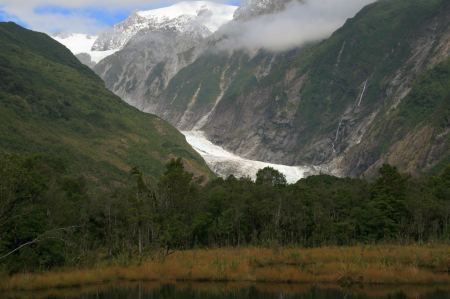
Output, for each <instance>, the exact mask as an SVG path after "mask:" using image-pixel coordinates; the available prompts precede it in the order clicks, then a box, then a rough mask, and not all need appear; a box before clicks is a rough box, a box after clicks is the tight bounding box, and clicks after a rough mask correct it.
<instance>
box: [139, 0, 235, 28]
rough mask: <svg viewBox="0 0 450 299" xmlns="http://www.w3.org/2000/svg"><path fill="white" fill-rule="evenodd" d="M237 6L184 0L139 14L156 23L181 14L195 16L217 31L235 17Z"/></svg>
mask: <svg viewBox="0 0 450 299" xmlns="http://www.w3.org/2000/svg"><path fill="white" fill-rule="evenodd" d="M237 8H238V7H237V6H233V5H226V4H222V3H215V2H210V1H182V2H178V3H175V4H173V5H171V6H168V7H163V8H158V9H152V10H147V11H138V12H137V14H138V15H139V16H141V17H143V18H146V19H149V20H153V21H154V22H155V23H164V22H167V20H173V19H176V18H179V17H181V16H188V17H194V18H196V19H197V20H198V21H199V22H200V23H201V24H203V25H205V26H206V27H207V28H208V29H209V30H210V31H211V32H215V31H217V29H219V27H220V26H222V25H224V24H226V23H228V22H229V21H231V20H232V19H233V15H234V12H235V11H236V9H237Z"/></svg>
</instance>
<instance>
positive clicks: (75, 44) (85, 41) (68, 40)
mask: <svg viewBox="0 0 450 299" xmlns="http://www.w3.org/2000/svg"><path fill="white" fill-rule="evenodd" d="M52 37H53V38H54V39H55V40H56V41H58V42H59V43H61V44H63V45H64V46H66V47H67V48H68V49H69V50H70V51H71V52H72V53H73V54H74V55H76V56H77V57H78V58H79V59H80V60H83V61H82V62H83V63H85V64H88V65H89V62H91V64H97V63H98V62H99V61H100V60H102V59H103V58H105V57H107V56H109V55H112V54H113V53H114V52H116V51H117V50H108V51H94V50H92V46H93V45H94V42H95V41H96V40H97V36H95V35H88V34H82V33H71V34H64V33H59V34H55V35H52ZM86 55H89V57H87V56H86Z"/></svg>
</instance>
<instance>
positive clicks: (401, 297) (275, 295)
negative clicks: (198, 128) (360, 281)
mask: <svg viewBox="0 0 450 299" xmlns="http://www.w3.org/2000/svg"><path fill="white" fill-rule="evenodd" d="M3 295H4V296H1V295H0V297H1V298H2V299H3V298H6V299H175V298H176V299H259V298H260V299H341V298H342V299H370V298H386V299H406V298H411V299H419V298H420V299H450V286H435V287H432V286H428V287H426V286H405V287H389V288H388V287H356V288H352V289H342V288H339V287H338V286H331V285H325V286H311V285H272V284H211V283H197V284H183V283H177V284H167V285H160V284H156V283H134V284H123V285H121V284H115V285H106V286H92V287H88V288H77V289H66V290H52V291H42V292H32V293H11V294H3Z"/></svg>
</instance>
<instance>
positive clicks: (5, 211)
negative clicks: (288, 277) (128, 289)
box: [0, 155, 450, 272]
mask: <svg viewBox="0 0 450 299" xmlns="http://www.w3.org/2000/svg"><path fill="white" fill-rule="evenodd" d="M0 163H1V165H2V168H1V172H0V175H1V177H2V180H1V181H0V187H1V190H2V198H1V201H0V232H1V234H0V253H1V254H0V269H1V268H2V267H3V268H4V269H5V270H8V271H10V272H15V271H21V270H28V271H35V270H46V269H49V268H53V267H57V266H63V265H66V266H72V267H82V266H91V265H93V264H100V263H114V262H127V261H128V262H132V261H133V260H135V261H136V260H139V259H140V258H142V257H145V256H147V255H150V256H153V257H154V254H155V252H161V253H162V256H163V257H164V256H166V255H168V254H170V253H172V252H174V251H176V250H186V249H192V248H211V247H230V246H261V247H273V246H302V247H320V246H326V245H355V244H379V243H382V244H385V243H390V244H411V243H413V244H414V243H420V244H421V243H424V242H443V243H445V242H446V241H448V239H449V237H450V226H449V217H450V168H447V170H445V171H444V172H443V173H441V174H440V175H437V176H434V177H428V178H422V179H414V178H411V177H410V176H407V175H404V174H401V173H399V172H398V171H397V169H396V168H393V167H391V166H389V165H384V166H382V167H381V168H380V169H379V174H378V175H377V179H376V180H375V181H373V182H367V181H364V180H360V179H350V178H349V179H340V178H336V177H331V176H327V175H320V176H313V177H309V178H307V179H303V180H301V181H299V182H298V183H296V184H293V185H287V184H286V180H285V178H284V176H283V175H282V174H280V173H279V172H277V171H275V170H273V169H271V168H266V169H263V170H261V171H260V172H259V173H258V175H257V180H256V182H252V181H251V180H249V179H236V178H234V177H232V176H231V177H229V178H227V179H226V180H223V179H216V180H214V181H211V182H209V183H208V184H207V185H206V186H201V185H200V184H199V183H198V182H197V181H196V180H194V179H193V175H192V174H190V173H188V172H186V171H185V169H184V168H183V163H182V161H181V160H172V161H171V162H169V163H168V164H167V166H166V170H165V172H164V174H163V175H162V176H160V177H158V178H156V179H155V178H149V177H147V176H144V175H143V174H142V173H141V172H140V171H139V169H138V168H135V169H133V170H132V171H131V173H130V176H129V180H128V181H127V184H126V185H124V186H123V187H120V188H116V189H111V190H109V191H105V192H104V193H102V194H98V195H95V196H92V195H90V194H88V192H87V189H86V185H85V183H84V182H83V180H80V179H77V178H71V177H68V176H65V175H64V174H65V173H64V168H63V167H61V165H59V164H57V163H55V162H54V161H53V162H52V161H51V160H49V159H43V158H40V157H18V156H11V155H2V156H0Z"/></svg>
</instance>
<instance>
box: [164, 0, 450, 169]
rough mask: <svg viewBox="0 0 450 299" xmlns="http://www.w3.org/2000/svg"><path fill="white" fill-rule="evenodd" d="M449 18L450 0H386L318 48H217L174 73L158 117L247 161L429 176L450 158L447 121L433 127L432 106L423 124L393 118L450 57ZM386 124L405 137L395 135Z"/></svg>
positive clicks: (348, 24)
mask: <svg viewBox="0 0 450 299" xmlns="http://www.w3.org/2000/svg"><path fill="white" fill-rule="evenodd" d="M449 20H450V4H449V3H448V2H447V1H437V0H436V1H420V0H414V1H404V0H396V1H379V2H377V3H374V4H372V5H369V6H367V7H366V8H364V9H363V10H362V11H361V12H360V13H358V14H357V15H356V16H355V17H354V18H352V19H350V20H348V21H347V22H346V24H345V25H344V26H343V27H342V28H341V29H339V30H338V31H336V32H335V33H334V34H333V35H332V36H331V37H330V38H329V39H327V40H325V41H323V42H320V43H319V44H314V45H309V46H305V47H303V48H299V49H295V50H292V51H289V52H283V53H277V54H274V53H269V52H266V51H259V52H258V53H257V54H253V55H252V54H249V53H247V52H246V51H240V52H234V53H233V54H228V53H220V52H219V53H218V52H214V51H210V52H209V53H208V54H204V55H202V56H201V57H200V58H198V59H197V60H196V61H195V62H194V63H193V64H191V65H189V66H188V67H186V68H185V69H183V70H182V71H180V72H179V73H178V74H177V76H175V77H174V79H173V80H172V81H171V82H170V84H169V87H168V88H167V90H166V92H165V100H164V101H165V104H166V106H165V107H164V108H163V109H161V111H158V113H160V115H162V116H163V117H165V118H166V119H168V120H169V121H171V122H172V123H173V124H176V125H177V126H178V127H180V128H183V129H193V128H195V129H203V130H205V131H206V132H207V134H208V135H209V136H210V138H211V139H212V140H213V141H214V142H216V143H218V144H222V145H224V146H225V147H226V148H227V149H229V150H231V151H233V152H235V153H238V154H240V155H242V156H244V157H251V158H254V159H255V158H256V159H259V160H264V161H271V162H275V163H285V164H290V165H302V164H313V165H323V166H327V167H328V169H329V170H330V171H331V172H334V173H337V174H343V175H361V174H363V173H365V172H369V173H370V172H371V169H372V168H373V167H374V166H376V165H379V164H380V163H382V162H386V161H389V162H390V163H392V164H396V165H398V166H400V167H401V168H402V169H404V170H407V171H410V172H412V173H418V172H421V171H426V170H430V169H433V168H434V167H435V166H436V165H439V163H443V162H442V161H444V160H446V159H447V157H448V154H449V151H448V146H447V147H446V146H445V145H446V144H448V143H447V141H448V123H447V124H445V121H443V124H442V126H443V127H442V128H440V129H436V130H432V129H430V123H429V120H431V119H433V117H432V115H433V114H432V110H433V109H430V110H423V111H422V112H421V113H422V114H424V115H423V116H422V118H423V121H422V122H421V123H420V124H418V123H414V122H413V121H412V120H411V119H410V118H411V117H413V116H410V115H407V116H405V118H406V119H407V121H405V122H398V121H397V122H395V125H394V120H392V119H393V117H394V116H393V115H397V114H401V113H402V112H401V111H400V110H401V109H407V108H408V107H409V106H408V105H407V104H406V103H408V102H409V101H410V99H411V98H413V97H414V95H413V94H411V90H413V88H414V86H415V84H420V82H418V80H420V78H422V77H421V76H426V74H428V73H427V71H428V70H431V69H433V68H434V67H436V66H437V65H438V64H439V63H441V62H443V61H445V60H446V59H447V58H448V57H449V56H450V53H449V49H450V23H449ZM444 66H445V64H444ZM442 67H443V66H441V67H440V68H438V69H437V70H440V69H441V68H442ZM444 78H445V76H444ZM423 80H425V79H423ZM433 84H434V83H433ZM442 84H444V83H442ZM444 85H445V84H444ZM446 88H447V91H448V86H446ZM431 89H432V88H431ZM444 90H445V88H444ZM422 96H423V97H424V98H427V100H424V101H428V100H429V101H434V100H435V99H434V94H432V93H430V94H428V95H422ZM441 100H442V101H443V102H444V103H447V102H448V98H447V99H446V98H445V92H443V93H442V94H441ZM436 101H438V100H436ZM444 108H445V107H444ZM205 116H207V117H206V119H205ZM386 123H389V124H390V125H391V126H394V127H395V128H396V129H397V130H400V131H401V132H402V134H400V133H399V134H395V135H392V136H390V134H391V133H392V127H388V126H387V125H386ZM417 126H420V127H423V128H428V130H425V129H423V130H425V131H421V130H419V129H418V128H417ZM416 131H417V132H416ZM425 135H426V136H425ZM375 136H376V137H375ZM419 136H422V138H421V140H419V141H415V142H416V143H415V146H416V147H421V146H425V145H426V147H427V148H428V150H424V151H423V153H422V154H421V155H412V154H411V155H408V154H407V153H403V152H402V151H404V150H406V148H408V150H411V147H409V146H408V144H410V143H411V142H409V143H408V141H407V140H409V139H413V140H416V139H417V138H418V137H419Z"/></svg>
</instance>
